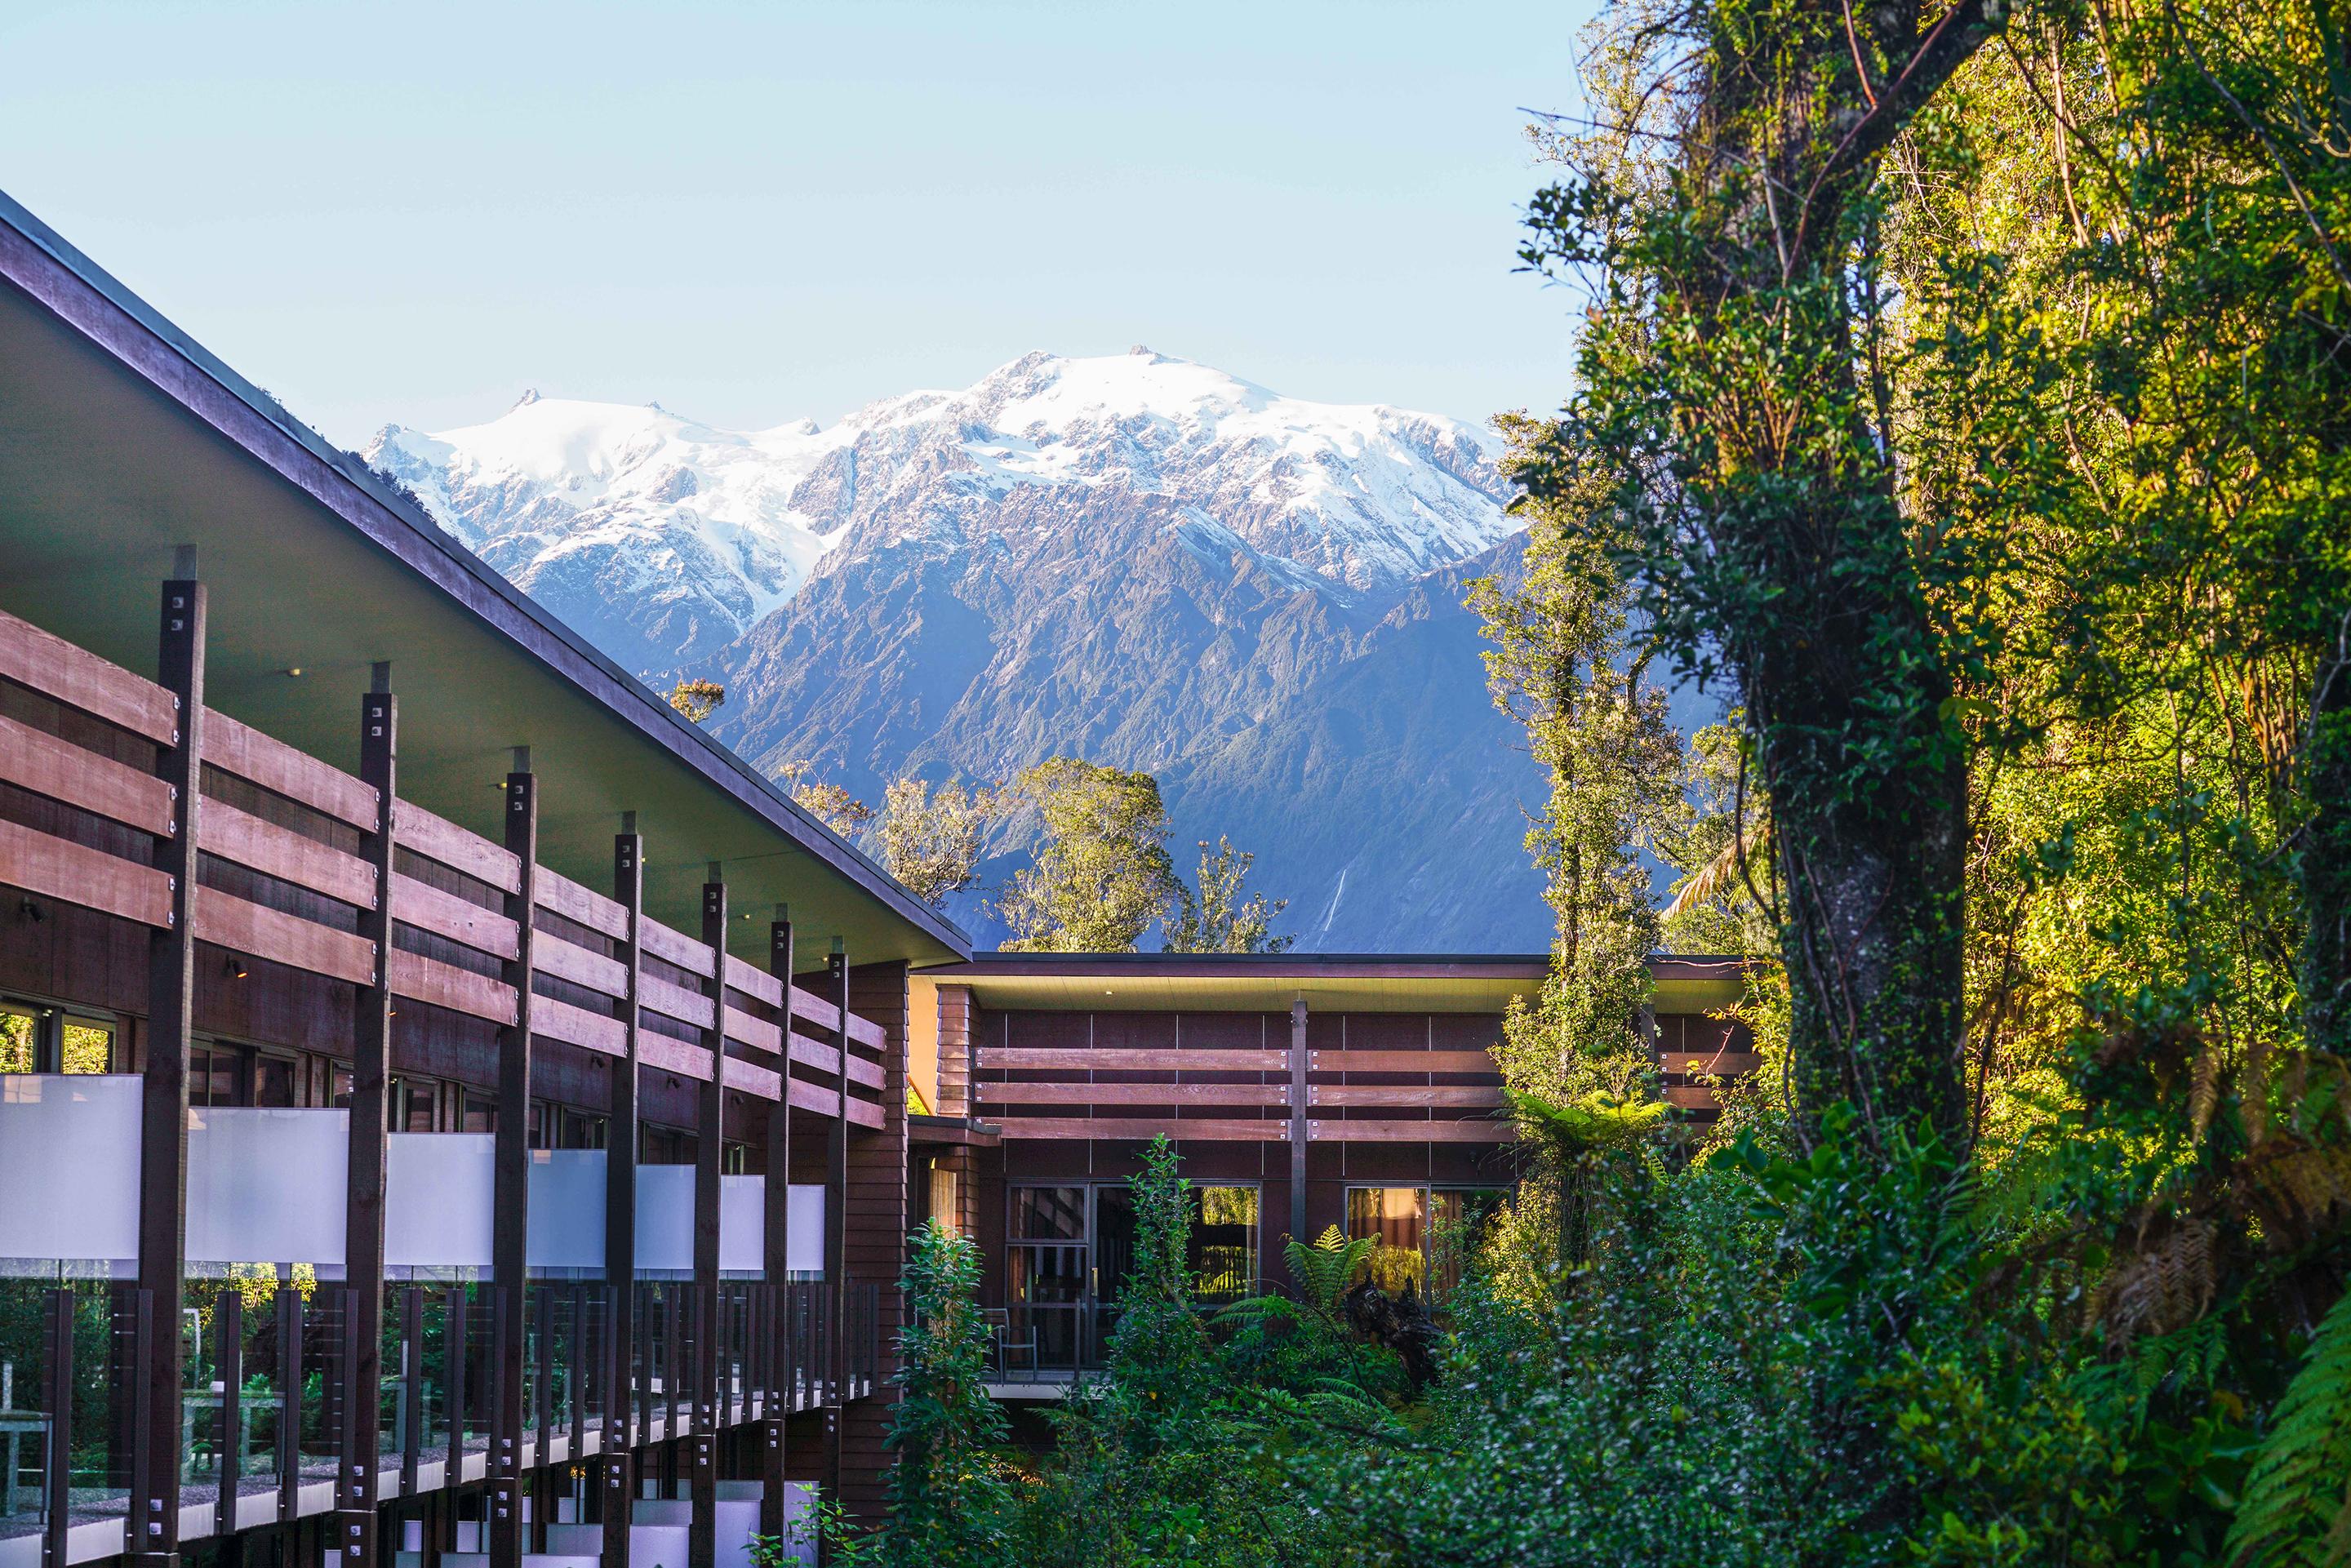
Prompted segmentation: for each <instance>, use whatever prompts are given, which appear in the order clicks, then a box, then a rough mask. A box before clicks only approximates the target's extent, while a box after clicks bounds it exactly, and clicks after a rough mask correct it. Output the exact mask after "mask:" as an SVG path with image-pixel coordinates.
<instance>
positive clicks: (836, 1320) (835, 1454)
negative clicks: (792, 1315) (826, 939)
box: [824, 936, 850, 1500]
mask: <svg viewBox="0 0 2351 1568" xmlns="http://www.w3.org/2000/svg"><path fill="white" fill-rule="evenodd" d="M824 964H825V977H826V978H827V979H828V980H830V981H831V991H832V996H831V1001H832V1003H833V1005H834V1006H836V1007H838V1008H839V1009H841V1013H840V1016H839V1017H838V1018H837V1019H834V1022H835V1023H836V1024H837V1025H838V1026H839V1027H838V1029H837V1030H836V1031H835V1032H836V1036H837V1038H838V1040H839V1042H840V1045H841V1109H840V1113H839V1114H838V1115H836V1116H835V1117H834V1118H833V1120H832V1139H831V1147H830V1149H829V1151H828V1152H829V1154H830V1155H831V1158H830V1159H829V1160H828V1162H827V1163H826V1166H825V1178H824V1293H825V1301H826V1305H827V1308H828V1310H829V1312H830V1314H831V1319H832V1322H831V1335H830V1336H829V1339H830V1343H829V1345H828V1349H829V1350H830V1352H831V1354H830V1355H829V1356H828V1357H827V1361H828V1365H827V1367H826V1369H825V1378H826V1383H827V1388H826V1393H825V1403H826V1404H827V1405H828V1406H834V1407H835V1408H833V1409H832V1410H831V1411H829V1412H828V1414H827V1416H826V1418H825V1423H824V1471H825V1475H824V1484H825V1494H826V1495H827V1496H829V1497H831V1498H834V1499H836V1500H837V1499H839V1498H840V1496H841V1415H840V1411H839V1409H838V1406H841V1405H843V1404H845V1403H847V1400H848V1378H849V1058H850V1044H849V956H848V954H847V952H846V951H845V950H844V949H843V947H842V946H841V938H840V937H838V936H836V937H834V938H833V939H832V951H831V953H830V954H829V955H827V956H826V957H825V961H824Z"/></svg>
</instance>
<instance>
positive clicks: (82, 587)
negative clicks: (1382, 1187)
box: [0, 195, 971, 964]
mask: <svg viewBox="0 0 2351 1568" xmlns="http://www.w3.org/2000/svg"><path fill="white" fill-rule="evenodd" d="M0 538H5V541H6V559H5V566H6V570H5V572H0V609H5V610H7V611H8V612H12V613H14V614H16V615H18V616H21V617H23V618H24V619H26V620H27V621H30V622H34V623H35V624H37V625H38V626H41V627H44V628H46V629H47V630H48V631H50V632H55V633H57V635H59V636H62V637H65V638H68V639H69V640H70V641H72V642H74V643H78V644H80V645H81V646H82V647H84V648H87V649H89V651H91V652H92V653H98V654H99V655H101V656H102V657H105V658H107V659H110V660H112V661H114V662H115V663H117V664H122V665H124V666H126V667H128V668H130V669H132V670H135V671H138V672H140V673H141V674H149V675H152V674H153V673H154V666H155V653H156V616H157V609H158V607H157V590H158V584H159V583H160V582H161V580H162V579H163V578H164V577H166V576H168V575H169V574H170V571H171V570H172V557H173V550H174V548H175V547H177V546H181V545H193V546H194V547H195V549H196V552H197V561H198V576H199V578H200V579H201V580H203V581H204V583H205V585H206V591H207V597H208V600H209V614H210V636H209V639H208V644H207V660H208V669H207V675H206V691H207V696H208V699H209V701H210V704H211V706H214V707H216V708H218V709H220V710H221V711H222V712H224V713H226V714H228V715H230V716H233V717H235V718H238V719H242V720H243V721H245V722H246V723H247V724H250V725H252V726H254V727H256V728H259V729H261V730H264V731H266V732H267V733H268V734H270V735H273V736H275V737H277V738H278V739H281V740H284V741H286V742H287V743H289V744H291V745H293V746H296V747H300V748H301V749H302V750H304V751H307V752H308V753H310V754H311V755H313V756H315V757H317V758H320V759H321V760H323V761H327V762H329V763H332V764H334V765H335V766H337V767H340V768H346V769H352V768H356V766H357V762H358V751H359V704H360V694H361V693H363V692H364V691H365V690H366V689H367V686H368V681H369V674H370V666H371V664H374V663H375V662H377V661H389V662H390V664H391V665H392V688H393V690H394V692H395V693H396V694H397V695H398V697H399V701H400V705H401V747H400V792H401V794H402V796H403V797H405V798H407V799H409V800H413V801H415V802H416V803H417V804H419V805H421V806H423V807H425V808H426V809H428V810H433V811H436V812H438V813H440V814H441V815H442V816H444V817H447V818H449V819H450V820H451V821H455V822H457V823H459V824H461V825H463V826H465V827H468V828H472V829H474V830H475V831H477V832H485V833H487V834H489V835H490V836H492V837H494V838H495V837H496V836H497V835H498V832H499V823H498V810H497V806H498V800H499V796H498V794H497V792H496V791H497V789H498V786H499V785H500V783H501V781H502V780H503V779H504V777H505V775H506V772H507V766H508V757H509V755H510V751H511V748H512V747H518V746H527V747H529V748H530V751H531V759H532V767H533V770H534V771H535V772H536V773H537V774H538V777H539V781H540V797H541V818H540V830H539V831H540V840H539V844H540V849H539V858H540V860H541V861H542V862H544V863H546V864H548V865H549V866H552V867H553V868H554V869H556V870H557V871H559V872H560V873H563V874H565V875H567V876H569V877H571V878H573V879H574V880H576V881H579V882H581V883H586V884H587V885H589V886H590V887H603V886H606V885H608V884H609V883H610V881H611V864H612V837H613V834H614V833H615V831H617V829H618V826H619V818H620V814H621V813H622V812H623V811H630V810H633V811H635V812H636V813H638V827H639V831H641V832H643V834H644V835H645V840H646V845H645V852H646V858H647V878H646V906H647V912H648V913H649V914H652V915H654V916H655V917H656V918H659V919H663V920H665V921H667V922H669V923H670V924H672V925H679V926H682V927H683V928H684V929H687V930H695V929H697V928H698V925H699V921H700V914H699V909H700V904H699V900H700V888H701V885H702V883H703V882H704V880H705V874H706V873H705V866H706V864H707V863H708V862H713V861H716V862H720V863H721V864H722V866H723V868H724V875H725V878H726V882H727V883H728V885H729V892H730V896H731V901H732V904H733V906H734V908H735V909H736V910H737V911H740V912H742V913H741V915H740V916H739V918H737V920H736V921H735V922H734V923H733V924H734V926H735V936H734V938H733V939H732V940H731V941H730V942H729V944H728V946H729V947H730V948H731V949H732V950H734V951H735V952H736V953H737V955H738V956H743V957H745V958H748V959H754V960H763V959H764V958H765V957H766V955H767V951H768V935H767V922H768V916H769V911H770V909H771V907H772V905H774V904H779V903H788V904H790V906H791V909H792V915H793V918H794V922H795V924H796V925H797V926H798V928H799V931H800V932H801V933H802V934H803V935H802V941H803V944H804V946H805V945H807V944H810V943H811V942H821V941H824V940H825V939H827V938H830V937H831V936H836V935H837V936H841V938H842V940H843V943H844V945H845V946H846V947H847V949H848V951H849V953H850V955H851V956H852V961H853V962H866V961H872V960H877V959H904V960H907V961H909V962H913V963H916V964H925V963H935V962H938V961H940V960H942V959H950V958H963V957H967V956H969V955H970V952H971V944H970V939H969V938H968V937H967V936H965V935H964V934H963V932H961V931H960V930H958V929H957V928H956V926H955V925H953V924H952V923H950V922H949V921H947V920H946V919H945V918H944V917H942V916H941V915H938V914H937V913H936V912H935V911H934V910H932V909H931V908H929V907H928V906H927V905H925V904H922V903H921V902H920V901H918V900H916V899H915V898H914V896H913V895H912V894H909V893H908V892H907V891H906V890H905V889H904V887H902V886H900V885H899V884H898V883H895V882H894V881H893V880H892V879H891V878H890V877H889V876H888V875H887V874H886V873H884V872H883V871H882V870H881V868H880V867H878V866H876V865H875V864H874V863H873V862H871V861H869V860H867V859H866V858H865V857H864V856H862V855H861V854H860V853H858V852H856V851H855V850H853V849H852V848H851V847H850V846H849V845H848V844H846V843H844V842H843V841H841V840H840V839H839V838H837V837H835V836H834V835H833V834H832V833H831V831H828V830H827V829H826V828H824V827H823V826H822V825H821V824H820V823H819V822H817V821H815V820H814V819H813V818H811V817H810V816H809V815H808V814H807V813H806V812H804V811H802V810H800V809H799V807H797V806H796V805H794V804H793V803H792V801H791V800H790V799H789V797H788V796H787V795H785V794H784V793H783V792H782V791H781V790H780V789H778V788H777V787H776V786H775V785H774V784H773V783H772V782H771V781H769V780H768V779H766V778H764V777H762V776H761V775H760V774H759V773H758V772H757V771H756V770H755V769H754V768H751V767H750V766H749V765H748V764H747V763H746V762H744V761H743V760H742V759H741V758H737V756H735V754H734V753H732V752H730V751H728V750H726V748H725V747H721V746H719V745H718V744H717V743H716V742H715V741H713V740H712V739H711V738H710V737H708V736H707V735H705V733H704V732H703V731H701V730H700V729H698V728H696V727H694V726H692V725H690V724H687V723H686V722H685V721H684V719H683V718H681V717H680V716H677V715H676V714H675V713H674V712H672V711H671V710H670V708H669V707H668V706H667V705H666V704H665V703H664V702H663V701H662V700H661V699H660V698H659V697H657V696H656V695H654V694H653V692H651V691H650V690H649V689H647V688H646V687H645V685H643V683H642V682H639V681H637V680H636V679H634V678H633V677H632V676H631V675H630V674H628V673H627V672H626V671H624V670H622V669H621V668H620V667H619V666H618V665H616V664H613V663H611V661H610V660H609V659H606V658H605V657H604V656H603V655H601V653H597V652H596V651H595V650H594V649H593V648H591V647H590V646H589V644H588V643H586V641H585V640H584V639H582V638H581V637H580V636H579V635H578V634H577V633H576V632H572V631H571V630H570V629H569V628H568V627H566V626H564V625H563V624H562V623H561V622H559V621H557V620H556V619H555V618H554V617H553V616H551V615H549V613H548V612H546V611H545V610H543V609H541V608H540V607H539V606H538V605H537V604H536V603H534V602H533V601H531V600H530V599H528V597H527V596H525V595H524V594H523V593H522V592H520V591H518V590H517V589H516V588H515V587H514V586H513V585H512V584H510V583H508V582H507V580H505V579H504V578H503V577H501V576H500V575H499V574H498V573H497V572H496V571H495V570H492V569H491V568H490V567H489V566H488V565H486V563H484V562H483V561H482V560H481V559H478V558H476V557H475V556H474V555H473V554H472V553H471V552H469V551H467V550H466V549H464V548H463V547H462V546H460V545H459V544H458V543H457V542H456V541H455V539H453V538H450V537H449V536H448V535H447V534H446V533H444V532H443V531H442V530H441V529H440V528H437V527H436V526H434V523H433V522H432V520H431V519H430V518H429V517H426V516H425V515H424V514H423V512H422V511H421V510H420V509H419V508H418V507H416V506H415V505H414V504H413V503H412V502H410V501H409V500H407V499H406V498H405V497H402V496H401V495H400V494H398V493H397V492H396V491H394V490H393V489H392V487H391V486H387V485H386V484H385V483H384V482H383V481H381V479H379V478H378V477H377V476H375V475H374V474H373V473H371V471H370V470H369V469H368V467H367V466H366V465H365V464H364V463H362V462H361V461H360V459H359V458H358V457H357V456H356V455H353V454H350V453H346V452H342V451H339V450H337V449H336V448H334V447H332V446H330V445H329V444H328V443H327V442H326V441H325V440H324V439H322V438H321V437H320V436H319V435H318V434H317V433H315V432H314V431H312V430H310V429H309V428H308V426H307V425H305V424H303V423H300V422H299V421H298V420H296V419H295V418H294V417H293V416H292V415H291V414H289V413H287V412H286V411H285V410H284V409H283V408H281V407H279V406H278V404H277V401H276V400H275V399H273V398H271V397H270V396H269V395H268V394H267V393H266V392H262V391H261V390H260V389H259V388H257V387H256V386H254V385H253V384H252V383H251V382H247V381H246V380H245V379H244V378H242V377H240V376H238V375H237V374H236V373H235V371H231V370H229V369H228V367H227V366H225V365H224V364H222V363H221V362H220V361H218V360H217V359H215V358H214V357H213V356H212V355H211V354H209V353H207V352H206V351H205V350H204V349H202V348H201V347H199V346H198V345H197V344H195V343H194V342H193V341H192V340H189V339H188V337H187V336H186V335H185V334H184V333H183V332H181V331H180V330H179V329H177V328H175V327H173V326H172V324H171V323H170V322H169V321H167V320H165V319H163V318H162V316H160V315H158V314H157V313H156V312H155V311H154V310H153V309H152V308H150V307H149V306H148V305H146V304H145V303H144V302H143V301H141V299H139V298H138V297H137V296H135V295H133V294H131V292H130V291H129V290H128V289H126V288H124V287H122V285H121V284H120V283H119V282H117V281H116V280H115V279H114V278H112V277H109V276H108V275H107V274H106V273H105V272H103V271H102V270H100V269H99V268H98V267H95V266H94V265H92V264H91V263H90V262H89V260H88V259H87V258H86V257H84V256H81V255H80V253H78V251H76V250H74V249H73V247H72V246H68V245H67V244H66V243H65V242H64V241H63V240H61V239H59V238H58V237H57V235H55V234H54V233H52V232H51V231H50V230H49V229H48V228H47V226H46V225H43V224H41V223H40V222H39V220H37V219H36V218H34V217H33V216H32V215H31V214H28V213H26V211H25V210H24V209H23V208H22V207H19V206H18V205H17V204H16V203H14V202H13V201H11V200H9V199H8V198H7V197H5V195H0ZM295 670H299V671H300V672H301V673H300V674H298V675H296V674H290V673H289V672H291V671H295Z"/></svg>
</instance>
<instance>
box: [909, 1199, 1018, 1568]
mask: <svg viewBox="0 0 2351 1568" xmlns="http://www.w3.org/2000/svg"><path fill="white" fill-rule="evenodd" d="M901 1285H902V1288H903V1289H904V1291H905V1293H906V1299H907V1307H908V1314H909V1315H908V1321H907V1324H906V1326H905V1327H904V1328H903V1329H901V1330H900V1331H899V1333H898V1355H899V1368H898V1373H897V1377H896V1381H897V1384H898V1388H899V1391H900V1392H899V1400H898V1404H897V1406H895V1407H894V1408H893V1411H892V1412H891V1416H890V1437H889V1441H890V1447H891V1448H892V1449H893V1451H894V1453H895V1454H896V1456H897V1458H896V1463H895V1464H893V1466H892V1468H891V1470H890V1485H889V1493H890V1517H889V1524H888V1528H887V1529H886V1530H885V1531H883V1538H882V1544H883V1558H882V1560H883V1562H885V1563H893V1564H894V1563H903V1564H908V1565H910V1568H911V1565H913V1564H918V1563H966V1564H971V1565H973V1568H978V1565H980V1564H984V1563H998V1562H1001V1563H1013V1562H1018V1561H1019V1557H1018V1555H1017V1552H1016V1550H1015V1548H1016V1546H1017V1542H1018V1536H1017V1533H1016V1531H1017V1524H1018V1519H1017V1504H1018V1496H1017V1490H1016V1488H1015V1487H1014V1485H1013V1483H1012V1481H1011V1480H1010V1479H1009V1469H1010V1467H1009V1461H1008V1458H1007V1456H1006V1455H1005V1453H1004V1451H1003V1449H1004V1445H1005V1443H1006V1442H1007V1440H1008V1437H1009V1436H1010V1427H1009V1425H1008V1422H1007V1420H1006V1418H1005V1415H1004V1411H1003V1409H1002V1408H1001V1407H1000V1406H998V1405H997V1403H996V1401H995V1400H993V1399H991V1398H989V1397H988V1396H987V1388H986V1383H987V1360H988V1329H987V1322H986V1320H984V1319H983V1318H982V1317H981V1316H980V1310H979V1249H978V1248H977V1246H975V1245H974V1244H973V1243H972V1242H971V1241H970V1240H969V1239H967V1238H965V1237H962V1236H959V1235H957V1234H956V1233H955V1232H954V1231H952V1230H948V1229H946V1228H943V1227H942V1226H941V1225H940V1224H939V1222H938V1221H937V1220H932V1221H931V1222H930V1223H928V1224H927V1225H925V1226H924V1227H923V1228H922V1229H921V1230H919V1231H916V1232H915V1233H914V1238H913V1239H912V1241H911V1243H910V1248H909V1252H908V1256H907V1260H906V1268H905V1272H904V1277H903V1279H902V1281H901Z"/></svg>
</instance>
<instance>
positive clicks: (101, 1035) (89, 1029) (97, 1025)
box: [58, 1014, 114, 1072]
mask: <svg viewBox="0 0 2351 1568" xmlns="http://www.w3.org/2000/svg"><path fill="white" fill-rule="evenodd" d="M62 1032H63V1038H62V1039H61V1040H59V1041H58V1061H59V1069H58V1070H59V1071H64V1072H111V1071H114V1026H113V1025H112V1024H110V1023H101V1022H99V1020H98V1019H83V1018H75V1017H73V1016H71V1015H70V1014H68V1016H67V1017H66V1019H65V1020H64V1029H63V1031H62Z"/></svg>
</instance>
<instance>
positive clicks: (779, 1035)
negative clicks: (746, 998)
mask: <svg viewBox="0 0 2351 1568" xmlns="http://www.w3.org/2000/svg"><path fill="white" fill-rule="evenodd" d="M726 1038H727V1039H729V1040H740V1041H741V1042H742V1043H743V1044H745V1045H747V1046H750V1047H751V1048H752V1049H754V1050H756V1051H766V1052H768V1054H769V1055H771V1056H773V1055H778V1054H780V1053H781V1052H782V1051H783V1049H784V1031H783V1030H782V1029H781V1028H780V1027H778V1025H775V1024H771V1023H769V1022H768V1021H767V1020H766V1019H755V1018H753V1017H752V1016H751V1015H750V1014H749V1013H747V1012H745V1011H744V1010H743V1009H741V1008H728V1009H726Z"/></svg>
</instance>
